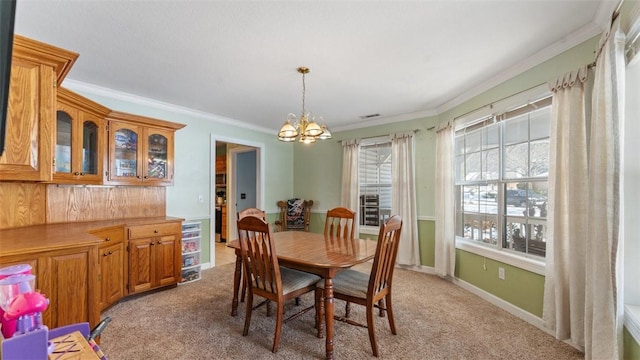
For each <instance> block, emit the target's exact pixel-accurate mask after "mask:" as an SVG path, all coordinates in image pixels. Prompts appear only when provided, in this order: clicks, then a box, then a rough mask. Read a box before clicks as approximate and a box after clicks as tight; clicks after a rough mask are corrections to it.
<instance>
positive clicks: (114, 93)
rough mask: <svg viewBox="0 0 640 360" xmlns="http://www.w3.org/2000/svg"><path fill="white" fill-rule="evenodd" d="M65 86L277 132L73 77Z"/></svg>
mask: <svg viewBox="0 0 640 360" xmlns="http://www.w3.org/2000/svg"><path fill="white" fill-rule="evenodd" d="M64 87H65V88H67V89H70V90H73V91H76V92H81V93H84V94H92V95H96V96H102V97H106V98H109V99H113V100H119V101H124V102H128V103H131V104H135V105H141V106H147V107H150V108H154V109H158V110H163V111H169V112H173V113H176V114H182V115H186V116H190V117H194V118H198V119H204V120H208V121H213V122H216V123H219V124H224V125H231V126H235V127H239V128H243V129H249V130H254V131H258V132H262V133H265V134H271V135H273V134H275V133H276V130H273V129H267V128H265V127H263V126H258V125H255V124H249V123H247V122H245V121H241V120H235V119H231V118H228V117H224V116H220V115H215V114H210V113H206V112H204V111H198V110H193V109H189V108H186V107H184V106H179V105H174V104H170V103H166V102H162V101H158V100H153V99H149V98H145V97H142V96H138V95H134V94H129V93H125V92H122V91H117V90H113V89H109V88H105V87H101V86H96V85H91V84H87V83H84V82H81V81H76V80H72V79H66V80H65V81H64Z"/></svg>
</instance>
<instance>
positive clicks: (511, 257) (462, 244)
mask: <svg viewBox="0 0 640 360" xmlns="http://www.w3.org/2000/svg"><path fill="white" fill-rule="evenodd" d="M456 249H460V250H464V251H467V252H470V253H473V254H476V255H480V256H484V257H487V258H489V259H492V260H496V261H500V262H503V263H505V264H508V265H511V266H515V267H517V268H520V269H523V270H527V271H531V272H532V273H536V274H539V275H545V267H546V264H545V262H544V261H543V260H538V259H534V258H528V257H524V256H519V255H515V254H510V253H509V252H508V251H504V250H498V249H492V248H489V247H487V246H482V245H479V244H476V243H475V242H473V241H470V240H467V239H465V238H461V237H456Z"/></svg>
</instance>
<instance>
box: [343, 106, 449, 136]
mask: <svg viewBox="0 0 640 360" xmlns="http://www.w3.org/2000/svg"><path fill="white" fill-rule="evenodd" d="M430 116H438V112H437V111H436V110H435V109H431V110H424V111H416V112H412V113H406V114H398V115H390V116H381V117H376V118H373V119H367V120H362V121H361V122H358V123H354V124H349V125H342V126H335V127H333V126H332V127H331V128H332V131H347V130H355V129H362V128H364V127H370V126H376V125H386V124H393V123H397V122H401V121H407V120H415V119H420V118H426V117H430Z"/></svg>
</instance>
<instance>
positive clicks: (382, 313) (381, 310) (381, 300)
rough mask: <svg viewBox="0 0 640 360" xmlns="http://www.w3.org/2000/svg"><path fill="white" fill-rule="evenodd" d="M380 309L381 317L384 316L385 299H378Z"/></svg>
mask: <svg viewBox="0 0 640 360" xmlns="http://www.w3.org/2000/svg"><path fill="white" fill-rule="evenodd" d="M378 310H380V317H384V300H383V299H380V300H378Z"/></svg>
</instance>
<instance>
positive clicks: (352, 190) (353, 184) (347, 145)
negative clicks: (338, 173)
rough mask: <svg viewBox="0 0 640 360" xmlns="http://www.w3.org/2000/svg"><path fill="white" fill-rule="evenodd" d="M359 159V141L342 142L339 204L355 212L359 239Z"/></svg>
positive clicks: (355, 225)
mask: <svg viewBox="0 0 640 360" xmlns="http://www.w3.org/2000/svg"><path fill="white" fill-rule="evenodd" d="M359 158H360V141H359V140H356V139H353V140H344V141H342V193H341V199H340V203H341V204H342V206H344V207H346V208H347V209H351V210H353V211H355V212H356V218H355V220H354V221H353V227H354V233H355V234H356V237H359V234H360V225H359V224H360V220H359V219H360V202H359V199H358V192H359V191H360V183H359V179H358V165H359V162H360V161H359Z"/></svg>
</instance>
